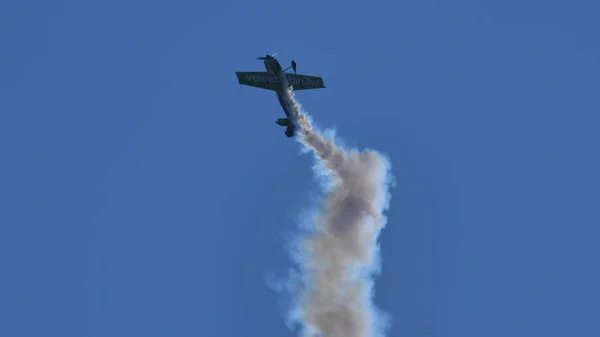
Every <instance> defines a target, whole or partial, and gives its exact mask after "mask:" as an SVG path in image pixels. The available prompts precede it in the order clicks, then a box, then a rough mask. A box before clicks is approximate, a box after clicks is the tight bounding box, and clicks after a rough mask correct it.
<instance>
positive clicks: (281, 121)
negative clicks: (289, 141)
mask: <svg viewBox="0 0 600 337" xmlns="http://www.w3.org/2000/svg"><path fill="white" fill-rule="evenodd" d="M275 123H277V124H278V125H281V126H292V123H291V122H290V120H289V118H277V120H276V121H275Z"/></svg>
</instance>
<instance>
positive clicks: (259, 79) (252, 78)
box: [246, 75, 280, 83]
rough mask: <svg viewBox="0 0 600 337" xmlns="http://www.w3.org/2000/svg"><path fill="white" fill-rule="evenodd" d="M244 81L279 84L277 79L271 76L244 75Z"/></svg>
mask: <svg viewBox="0 0 600 337" xmlns="http://www.w3.org/2000/svg"><path fill="white" fill-rule="evenodd" d="M246 80H248V81H252V82H263V83H279V82H280V80H279V77H278V76H273V75H246Z"/></svg>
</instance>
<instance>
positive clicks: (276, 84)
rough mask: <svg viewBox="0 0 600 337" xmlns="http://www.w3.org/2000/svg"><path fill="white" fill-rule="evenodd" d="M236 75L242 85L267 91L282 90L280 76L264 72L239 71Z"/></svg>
mask: <svg viewBox="0 0 600 337" xmlns="http://www.w3.org/2000/svg"><path fill="white" fill-rule="evenodd" d="M235 75H236V76H237V78H238V82H239V83H240V84H242V85H249V86H251V87H256V88H261V89H266V90H273V91H277V90H281V80H280V79H279V77H278V76H276V75H274V74H271V73H267V72H264V71H249V72H248V71H246V72H242V71H237V72H236V73H235Z"/></svg>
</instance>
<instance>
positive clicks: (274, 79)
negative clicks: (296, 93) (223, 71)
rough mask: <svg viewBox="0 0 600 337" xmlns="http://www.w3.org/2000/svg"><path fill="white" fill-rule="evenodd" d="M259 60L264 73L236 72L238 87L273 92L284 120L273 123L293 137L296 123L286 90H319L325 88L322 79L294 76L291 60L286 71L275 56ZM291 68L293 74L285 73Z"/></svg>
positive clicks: (294, 64)
mask: <svg viewBox="0 0 600 337" xmlns="http://www.w3.org/2000/svg"><path fill="white" fill-rule="evenodd" d="M257 59H259V60H263V61H264V63H265V68H267V71H266V72H240V71H238V72H236V73H235V74H236V75H237V78H238V82H239V83H240V85H248V86H252V87H257V88H261V89H266V90H273V91H275V93H276V94H277V99H278V100H279V104H280V105H281V107H282V108H283V111H284V112H285V115H286V116H287V117H286V118H278V119H277V120H276V121H275V123H277V124H278V125H281V126H285V127H286V129H285V135H286V136H288V138H290V137H294V135H295V133H296V132H295V131H296V123H295V121H294V120H293V114H292V107H291V106H289V104H290V102H289V101H288V100H287V99H286V98H285V95H286V90H288V87H289V86H292V87H293V90H307V89H321V88H325V84H324V83H323V79H322V78H321V77H317V76H307V75H299V74H296V62H294V60H292V65H291V66H290V67H288V68H286V69H283V68H282V67H281V65H280V64H279V62H278V61H277V59H275V55H267V56H264V57H257ZM290 68H292V70H293V71H294V73H293V74H291V73H286V71H287V70H289V69H290Z"/></svg>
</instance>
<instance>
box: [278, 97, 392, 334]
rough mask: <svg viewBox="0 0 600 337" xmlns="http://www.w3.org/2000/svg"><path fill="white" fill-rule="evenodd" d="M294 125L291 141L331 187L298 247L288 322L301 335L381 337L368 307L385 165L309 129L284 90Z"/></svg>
mask: <svg viewBox="0 0 600 337" xmlns="http://www.w3.org/2000/svg"><path fill="white" fill-rule="evenodd" d="M287 99H288V103H289V104H290V106H292V108H293V111H294V114H296V116H295V117H296V119H297V123H298V125H299V127H300V130H299V135H298V137H297V139H298V141H299V142H301V143H302V144H303V145H304V146H305V148H307V149H308V150H310V151H313V153H314V154H315V157H316V159H317V164H318V165H319V166H320V167H321V168H320V169H319V170H318V171H319V172H317V173H319V174H326V175H327V176H329V179H330V181H329V183H330V188H329V189H328V190H327V191H326V195H325V196H324V199H323V201H322V203H321V205H320V206H319V209H318V210H316V212H315V213H314V215H313V216H312V218H311V225H312V232H311V233H310V234H309V235H308V236H306V237H304V238H303V239H302V240H301V241H300V244H299V246H298V247H297V249H298V251H297V255H298V256H299V258H298V263H299V268H300V273H301V278H302V284H301V286H300V289H299V290H298V289H297V290H296V291H295V294H293V295H294V296H295V299H296V303H295V305H296V307H295V309H294V316H295V317H294V319H295V320H296V321H297V322H298V323H299V324H300V325H301V326H302V328H303V331H302V334H303V336H304V337H375V336H383V334H384V332H385V330H386V326H385V325H387V315H386V314H384V313H382V312H379V311H378V310H377V309H376V308H375V306H374V305H373V304H372V300H373V299H372V297H373V294H372V292H373V278H374V277H375V276H376V274H377V273H378V272H379V259H378V256H379V252H378V245H377V237H378V235H379V232H380V231H381V229H382V228H383V227H384V225H385V223H386V217H385V216H384V215H383V212H384V211H385V210H386V209H387V208H388V204H389V199H390V195H389V192H388V189H389V187H390V184H392V183H393V178H392V176H391V174H390V164H389V162H388V160H387V159H386V158H385V157H384V156H383V155H381V154H380V153H378V152H376V151H372V150H365V151H360V152H359V151H357V150H346V149H343V148H341V147H340V146H339V145H337V144H336V143H335V142H334V140H333V138H331V139H329V138H328V137H325V136H324V135H323V134H322V133H320V132H318V131H316V130H315V129H314V127H313V124H312V122H311V120H310V117H309V116H308V115H307V114H306V113H305V112H304V111H302V109H301V107H300V105H299V104H298V102H297V101H296V100H295V99H294V93H293V91H292V90H289V91H288V97H287Z"/></svg>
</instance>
